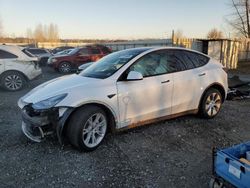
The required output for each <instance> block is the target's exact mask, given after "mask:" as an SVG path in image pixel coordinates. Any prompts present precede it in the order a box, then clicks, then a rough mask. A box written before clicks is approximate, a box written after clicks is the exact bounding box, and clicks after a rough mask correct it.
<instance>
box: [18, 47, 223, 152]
mask: <svg viewBox="0 0 250 188" xmlns="http://www.w3.org/2000/svg"><path fill="white" fill-rule="evenodd" d="M227 87H228V86H227V74H226V72H225V71H224V70H223V66H222V65H221V64H220V63H218V62H216V61H215V60H213V59H211V58H210V57H208V56H206V55H204V54H201V53H199V52H195V51H191V50H187V49H182V48H168V47H164V48H135V49H128V50H123V51H119V52H115V53H112V54H110V55H108V56H106V57H104V58H102V59H101V60H99V61H98V62H96V63H93V64H92V65H91V66H89V67H88V68H87V69H85V70H84V71H82V72H81V73H80V74H78V75H77V74H74V75H68V76H63V77H60V78H56V79H54V80H51V81H48V82H46V83H44V84H42V85H40V86H38V87H36V88H35V89H33V90H31V91H30V92H29V93H28V94H26V95H25V96H23V97H22V98H21V99H20V100H19V102H18V105H19V107H20V108H21V109H22V118H23V122H22V130H23V132H24V134H25V135H26V136H27V137H28V138H30V139H31V140H33V141H36V142H40V141H41V140H43V139H44V138H45V137H46V136H47V135H49V134H52V133H56V135H57V137H58V139H59V142H60V143H63V141H64V139H65V138H67V139H68V140H69V142H70V143H71V144H72V145H73V146H75V147H76V148H78V149H79V150H88V151H90V150H94V149H95V148H96V147H98V146H99V145H100V143H101V142H102V141H103V139H104V137H105V135H106V134H107V131H108V130H110V131H119V130H124V129H129V128H132V127H137V126H140V125H144V124H149V123H152V122H155V121H158V120H163V119H168V118H173V117H176V116H180V115H183V114H197V113H198V112H199V114H200V115H202V116H203V117H205V118H213V117H215V116H216V115H217V114H218V112H219V111H220V109H221V105H222V103H223V101H224V100H225V98H226V94H227V93H226V92H227Z"/></svg>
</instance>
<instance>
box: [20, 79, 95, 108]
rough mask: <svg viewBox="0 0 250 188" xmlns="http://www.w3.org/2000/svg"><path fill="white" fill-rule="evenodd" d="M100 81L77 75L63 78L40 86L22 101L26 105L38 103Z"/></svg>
mask: <svg viewBox="0 0 250 188" xmlns="http://www.w3.org/2000/svg"><path fill="white" fill-rule="evenodd" d="M98 81H99V79H95V78H88V77H83V76H80V75H77V74H73V75H68V76H62V77H59V78H55V79H53V80H50V81H48V82H45V83H43V84H41V85H39V86H38V87H36V88H34V89H32V90H31V91H30V92H29V93H27V94H26V95H24V96H23V97H22V98H21V99H22V101H23V102H25V103H36V102H39V101H42V100H45V99H48V98H50V97H53V96H56V95H59V94H63V93H70V92H71V91H72V89H74V88H82V89H84V88H88V86H90V85H93V83H94V82H98ZM66 98H67V97H66Z"/></svg>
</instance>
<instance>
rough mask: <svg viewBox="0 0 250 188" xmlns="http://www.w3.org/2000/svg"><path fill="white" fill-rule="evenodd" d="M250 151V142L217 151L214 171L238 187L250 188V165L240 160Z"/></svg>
mask: <svg viewBox="0 0 250 188" xmlns="http://www.w3.org/2000/svg"><path fill="white" fill-rule="evenodd" d="M247 151H250V142H247V143H244V144H239V145H236V146H233V147H230V148H227V149H223V150H219V151H217V152H216V158H215V161H214V171H215V173H216V175H217V176H219V177H221V178H223V179H224V180H225V181H227V182H229V183H231V184H232V185H234V186H236V187H238V188H250V165H248V164H245V163H242V162H240V160H239V159H240V158H246V152H247Z"/></svg>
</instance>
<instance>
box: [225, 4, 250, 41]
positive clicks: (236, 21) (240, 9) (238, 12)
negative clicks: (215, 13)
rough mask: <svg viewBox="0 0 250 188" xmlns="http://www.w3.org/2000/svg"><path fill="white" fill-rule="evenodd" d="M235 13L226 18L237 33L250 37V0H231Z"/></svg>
mask: <svg viewBox="0 0 250 188" xmlns="http://www.w3.org/2000/svg"><path fill="white" fill-rule="evenodd" d="M231 6H232V8H233V13H232V14H231V15H229V17H228V18H227V19H226V21H227V23H228V24H229V25H230V26H231V27H232V28H233V29H234V30H235V33H237V34H240V35H241V36H243V37H246V38H250V23H249V10H250V7H249V0H231Z"/></svg>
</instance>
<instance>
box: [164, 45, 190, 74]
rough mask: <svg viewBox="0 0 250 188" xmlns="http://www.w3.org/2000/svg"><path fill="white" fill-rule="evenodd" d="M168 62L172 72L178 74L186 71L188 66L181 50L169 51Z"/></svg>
mask: <svg viewBox="0 0 250 188" xmlns="http://www.w3.org/2000/svg"><path fill="white" fill-rule="evenodd" d="M166 54H167V61H168V66H169V68H170V71H171V72H178V71H184V70H186V69H187V68H186V64H185V60H184V57H183V56H182V53H179V50H168V51H167V52H166Z"/></svg>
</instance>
